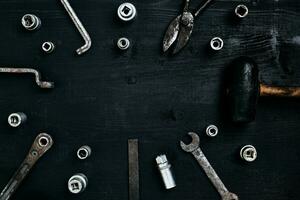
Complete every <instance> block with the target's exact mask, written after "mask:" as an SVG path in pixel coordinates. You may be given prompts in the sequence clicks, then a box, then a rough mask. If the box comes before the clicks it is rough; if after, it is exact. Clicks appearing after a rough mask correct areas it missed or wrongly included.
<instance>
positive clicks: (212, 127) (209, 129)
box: [206, 125, 219, 137]
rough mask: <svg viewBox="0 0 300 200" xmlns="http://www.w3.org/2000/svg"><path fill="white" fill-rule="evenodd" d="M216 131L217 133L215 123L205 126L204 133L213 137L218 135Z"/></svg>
mask: <svg viewBox="0 0 300 200" xmlns="http://www.w3.org/2000/svg"><path fill="white" fill-rule="evenodd" d="M218 133H219V129H218V127H217V126H215V125H209V126H208V127H207V128H206V135H207V136H209V137H215V136H217V135H218Z"/></svg>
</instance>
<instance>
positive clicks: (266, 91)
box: [260, 84, 300, 97]
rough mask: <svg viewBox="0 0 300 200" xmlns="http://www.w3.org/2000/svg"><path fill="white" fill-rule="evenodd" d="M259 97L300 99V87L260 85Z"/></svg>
mask: <svg viewBox="0 0 300 200" xmlns="http://www.w3.org/2000/svg"><path fill="white" fill-rule="evenodd" d="M260 96H277V97H300V87H276V86H267V85H265V84H260Z"/></svg>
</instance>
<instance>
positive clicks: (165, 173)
mask: <svg viewBox="0 0 300 200" xmlns="http://www.w3.org/2000/svg"><path fill="white" fill-rule="evenodd" d="M156 163H157V167H158V170H159V172H160V175H161V177H162V180H163V182H164V185H165V188H166V189H171V188H174V187H176V183H175V180H174V177H173V173H172V171H171V165H170V164H169V161H168V159H167V156H166V155H164V154H163V155H159V156H157V157H156Z"/></svg>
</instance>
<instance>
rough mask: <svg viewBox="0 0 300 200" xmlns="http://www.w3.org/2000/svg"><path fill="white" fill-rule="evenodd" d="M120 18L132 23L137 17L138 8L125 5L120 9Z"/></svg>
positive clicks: (129, 4) (128, 4)
mask: <svg viewBox="0 0 300 200" xmlns="http://www.w3.org/2000/svg"><path fill="white" fill-rule="evenodd" d="M118 16H119V18H120V19H121V20H122V21H130V20H132V19H134V18H135V16H136V8H135V6H134V5H133V4H131V3H123V4H121V5H120V6H119V8H118Z"/></svg>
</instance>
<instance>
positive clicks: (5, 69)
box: [0, 67, 54, 88]
mask: <svg viewBox="0 0 300 200" xmlns="http://www.w3.org/2000/svg"><path fill="white" fill-rule="evenodd" d="M0 73H15V74H24V73H27V74H28V73H29V74H34V76H35V82H36V84H37V85H38V86H39V87H40V88H53V87H54V83H53V82H47V81H41V74H40V72H39V71H37V70H35V69H31V68H12V67H0Z"/></svg>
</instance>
